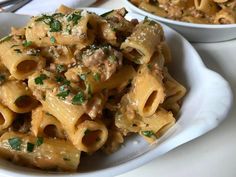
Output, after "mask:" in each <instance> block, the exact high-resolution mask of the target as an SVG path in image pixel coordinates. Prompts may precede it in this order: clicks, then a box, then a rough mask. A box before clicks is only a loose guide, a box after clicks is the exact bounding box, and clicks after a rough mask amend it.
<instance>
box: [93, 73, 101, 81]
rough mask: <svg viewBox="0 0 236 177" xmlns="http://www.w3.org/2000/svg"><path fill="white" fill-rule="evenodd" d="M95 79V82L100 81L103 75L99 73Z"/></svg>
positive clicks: (94, 76)
mask: <svg viewBox="0 0 236 177" xmlns="http://www.w3.org/2000/svg"><path fill="white" fill-rule="evenodd" d="M93 78H94V80H95V81H100V80H101V75H100V74H99V73H95V74H94V75H93Z"/></svg>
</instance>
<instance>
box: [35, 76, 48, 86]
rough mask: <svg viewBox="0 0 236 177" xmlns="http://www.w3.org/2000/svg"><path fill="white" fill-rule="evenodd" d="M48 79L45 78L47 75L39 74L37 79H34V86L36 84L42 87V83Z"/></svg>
mask: <svg viewBox="0 0 236 177" xmlns="http://www.w3.org/2000/svg"><path fill="white" fill-rule="evenodd" d="M47 78H48V77H47V75H46V74H40V76H38V77H36V78H35V79H34V82H35V84H37V85H43V81H44V80H45V79H47Z"/></svg>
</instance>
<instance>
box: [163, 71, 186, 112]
mask: <svg viewBox="0 0 236 177" xmlns="http://www.w3.org/2000/svg"><path fill="white" fill-rule="evenodd" d="M163 74H164V81H163V82H164V87H165V93H166V99H165V101H164V103H163V107H164V108H165V109H167V110H172V111H173V113H174V114H176V113H178V112H179V109H180V103H179V101H180V100H181V99H182V98H183V97H184V95H185V94H186V88H185V87H184V86H183V85H181V84H180V83H178V82H177V81H176V80H175V79H174V78H173V77H172V76H171V75H170V74H169V73H168V71H167V68H165V69H164V72H163Z"/></svg>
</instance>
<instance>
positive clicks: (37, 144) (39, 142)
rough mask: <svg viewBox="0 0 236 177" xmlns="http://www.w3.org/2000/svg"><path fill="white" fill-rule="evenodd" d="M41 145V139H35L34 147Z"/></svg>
mask: <svg viewBox="0 0 236 177" xmlns="http://www.w3.org/2000/svg"><path fill="white" fill-rule="evenodd" d="M42 144H43V137H37V139H36V142H35V145H36V146H37V147H39V146H41V145H42Z"/></svg>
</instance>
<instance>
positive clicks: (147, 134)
mask: <svg viewBox="0 0 236 177" xmlns="http://www.w3.org/2000/svg"><path fill="white" fill-rule="evenodd" d="M141 133H142V134H143V135H144V136H146V137H148V138H151V137H152V136H155V137H156V134H155V133H154V132H153V131H142V132H141Z"/></svg>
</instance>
